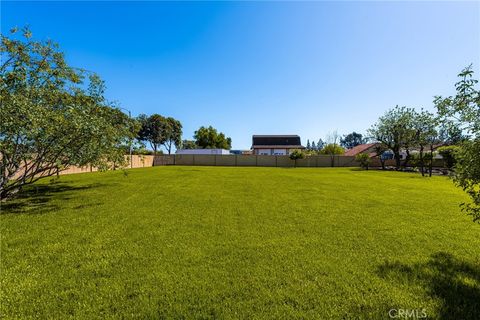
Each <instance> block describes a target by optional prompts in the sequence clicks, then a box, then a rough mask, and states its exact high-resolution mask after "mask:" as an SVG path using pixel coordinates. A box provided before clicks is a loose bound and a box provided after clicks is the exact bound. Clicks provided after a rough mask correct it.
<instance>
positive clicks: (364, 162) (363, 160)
mask: <svg viewBox="0 0 480 320" xmlns="http://www.w3.org/2000/svg"><path fill="white" fill-rule="evenodd" d="M355 160H357V161H358V162H360V166H361V167H362V168H365V169H366V170H368V167H369V165H370V163H371V161H372V159H370V156H369V155H368V154H367V153H359V154H357V155H356V156H355Z"/></svg>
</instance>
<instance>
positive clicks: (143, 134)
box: [137, 114, 182, 154]
mask: <svg viewBox="0 0 480 320" xmlns="http://www.w3.org/2000/svg"><path fill="white" fill-rule="evenodd" d="M138 121H139V122H140V124H141V127H140V130H139V131H138V135H137V139H138V140H140V141H143V142H147V143H149V144H150V147H151V148H152V149H153V152H154V154H157V151H158V150H159V149H160V148H161V146H164V147H165V149H166V150H167V152H168V154H170V153H171V152H172V148H173V146H175V147H176V148H178V147H180V145H181V143H182V124H181V123H180V121H178V120H176V119H174V118H171V117H168V118H166V117H163V116H161V115H159V114H152V115H151V116H147V115H145V114H141V115H140V116H138Z"/></svg>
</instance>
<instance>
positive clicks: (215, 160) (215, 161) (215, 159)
mask: <svg viewBox="0 0 480 320" xmlns="http://www.w3.org/2000/svg"><path fill="white" fill-rule="evenodd" d="M214 157H215V158H213V161H214V163H215V167H216V166H217V155H214Z"/></svg>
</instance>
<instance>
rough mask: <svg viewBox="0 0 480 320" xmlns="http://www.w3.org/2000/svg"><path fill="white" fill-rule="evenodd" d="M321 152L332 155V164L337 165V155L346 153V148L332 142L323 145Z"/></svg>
mask: <svg viewBox="0 0 480 320" xmlns="http://www.w3.org/2000/svg"><path fill="white" fill-rule="evenodd" d="M320 153H321V154H326V155H329V156H330V165H331V166H332V167H333V166H334V165H335V156H337V155H342V154H344V153H345V150H344V149H343V148H342V147H340V146H339V145H337V144H333V143H330V144H327V145H326V146H325V147H323V149H322V150H321V151H320Z"/></svg>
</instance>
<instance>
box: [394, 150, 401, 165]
mask: <svg viewBox="0 0 480 320" xmlns="http://www.w3.org/2000/svg"><path fill="white" fill-rule="evenodd" d="M393 156H394V157H395V166H396V167H397V170H400V166H401V162H400V152H399V151H398V150H397V151H393Z"/></svg>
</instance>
